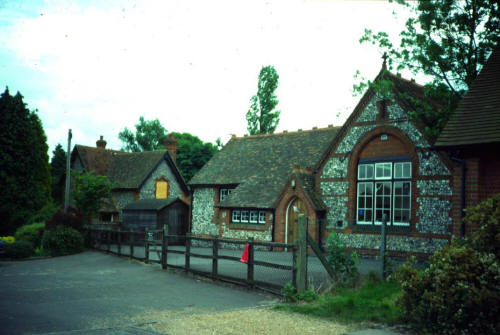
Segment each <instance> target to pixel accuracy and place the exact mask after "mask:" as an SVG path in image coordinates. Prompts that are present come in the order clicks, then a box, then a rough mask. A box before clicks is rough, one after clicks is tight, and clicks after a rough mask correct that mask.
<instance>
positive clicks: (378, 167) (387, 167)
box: [375, 163, 392, 179]
mask: <svg viewBox="0 0 500 335" xmlns="http://www.w3.org/2000/svg"><path fill="white" fill-rule="evenodd" d="M391 178H392V163H375V179H391Z"/></svg>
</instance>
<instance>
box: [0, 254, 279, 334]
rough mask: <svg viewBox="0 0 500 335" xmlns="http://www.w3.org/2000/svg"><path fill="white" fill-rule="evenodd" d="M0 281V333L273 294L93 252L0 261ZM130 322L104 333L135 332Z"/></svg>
mask: <svg viewBox="0 0 500 335" xmlns="http://www.w3.org/2000/svg"><path fill="white" fill-rule="evenodd" d="M0 283H1V285H0V334H44V333H49V332H67V331H72V330H87V329H91V328H103V327H106V328H108V327H115V326H120V327H121V326H122V325H127V324H131V323H133V320H134V317H135V316H137V315H141V316H142V320H144V315H148V311H154V310H171V311H178V312H182V311H185V312H189V313H197V312H200V311H207V310H210V311H218V310H226V309H234V308H245V307H253V306H258V305H262V304H267V303H270V302H271V301H272V300H273V299H275V298H274V297H269V296H267V295H263V294H261V293H257V292H249V291H246V290H245V289H238V288H234V287H226V286H223V285H218V284H213V283H211V282H209V281H203V280H196V279H193V278H186V277H184V276H182V275H179V274H175V273H172V272H169V271H162V270H161V269H160V267H159V266H158V265H145V264H143V263H140V262H136V261H131V260H128V259H125V258H119V257H116V256H112V255H107V254H104V253H100V252H94V251H87V252H84V253H81V254H78V255H72V256H65V257H58V258H51V259H43V260H32V261H24V262H0ZM151 321H154V319H152V320H151ZM127 329H128V328H127ZM130 329H131V330H130V331H129V332H125V331H124V332H121V331H117V330H110V331H109V332H107V333H109V334H111V333H113V334H132V333H134V332H133V329H132V328H130ZM138 331H139V330H138ZM80 333H81V334H90V332H89V331H82V332H77V334H80ZM95 333H96V334H97V332H95ZM72 334H73V333H72ZM99 334H101V332H99ZM103 334H104V333H103ZM134 334H135V333H134ZM137 334H139V333H137Z"/></svg>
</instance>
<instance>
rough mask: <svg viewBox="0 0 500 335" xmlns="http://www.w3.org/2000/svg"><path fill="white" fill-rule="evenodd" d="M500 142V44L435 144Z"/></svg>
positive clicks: (442, 145)
mask: <svg viewBox="0 0 500 335" xmlns="http://www.w3.org/2000/svg"><path fill="white" fill-rule="evenodd" d="M498 142H500V44H499V45H497V46H496V48H495V49H494V50H493V53H492V54H491V55H490V58H489V59H488V61H487V62H486V64H485V65H484V67H483V69H482V70H481V73H480V74H479V75H478V76H477V78H476V80H474V82H473V83H472V85H471V87H470V89H469V91H468V92H467V94H466V95H465V96H464V97H463V98H462V100H461V101H460V103H459V104H458V107H457V109H456V110H455V111H454V112H453V114H452V115H451V117H450V120H449V121H448V123H447V124H446V126H445V127H444V129H443V131H442V132H441V135H440V136H439V138H438V140H437V141H436V144H435V146H438V147H449V146H460V145H470V144H486V143H498Z"/></svg>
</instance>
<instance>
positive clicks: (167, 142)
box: [163, 134, 177, 163]
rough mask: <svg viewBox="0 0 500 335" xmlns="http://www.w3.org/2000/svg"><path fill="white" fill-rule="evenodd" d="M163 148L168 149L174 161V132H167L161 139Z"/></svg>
mask: <svg viewBox="0 0 500 335" xmlns="http://www.w3.org/2000/svg"><path fill="white" fill-rule="evenodd" d="M163 145H164V146H165V149H166V150H168V153H169V154H170V157H171V158H172V160H173V161H174V163H175V160H176V158H177V141H176V140H175V136H174V134H169V135H168V137H167V138H166V139H165V140H164V141H163Z"/></svg>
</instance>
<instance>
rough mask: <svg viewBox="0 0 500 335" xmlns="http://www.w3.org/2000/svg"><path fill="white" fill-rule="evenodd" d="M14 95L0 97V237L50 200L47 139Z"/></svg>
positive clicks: (34, 117)
mask: <svg viewBox="0 0 500 335" xmlns="http://www.w3.org/2000/svg"><path fill="white" fill-rule="evenodd" d="M36 113H37V111H36V110H35V111H30V110H28V109H27V107H26V104H25V103H24V102H23V96H22V95H21V94H20V93H19V92H17V94H16V95H15V96H12V95H10V93H9V90H8V88H6V89H5V92H4V93H3V94H2V95H1V96H0V166H1V167H2V168H1V169H0V181H1V184H0V217H1V218H2V220H1V222H0V235H6V234H11V233H13V232H14V231H15V230H16V228H18V227H19V226H21V225H23V224H24V223H26V222H28V220H29V219H30V217H31V216H33V214H34V213H35V212H36V211H38V210H40V209H41V208H42V207H43V206H44V205H45V204H46V203H48V202H49V201H50V200H51V197H50V184H51V180H50V169H49V157H48V155H47V151H48V146H47V138H46V136H45V133H44V131H43V128H42V123H41V121H40V119H39V118H38V115H37V114H36Z"/></svg>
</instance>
